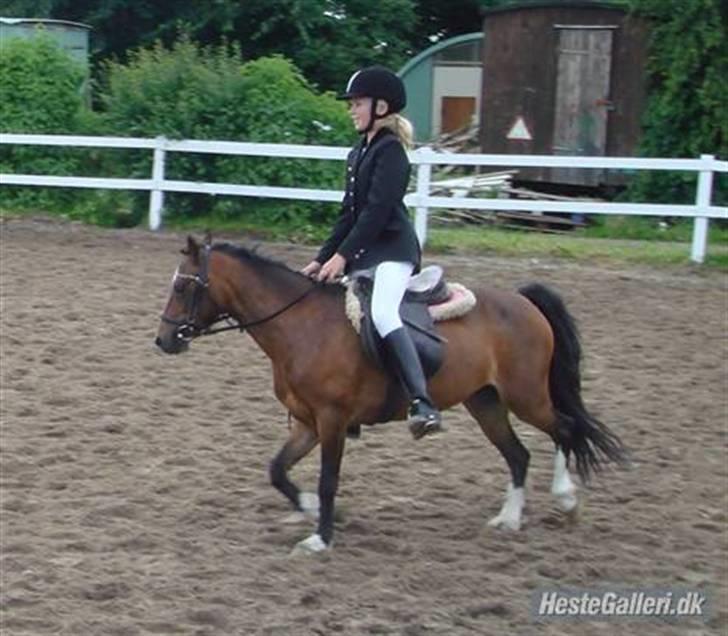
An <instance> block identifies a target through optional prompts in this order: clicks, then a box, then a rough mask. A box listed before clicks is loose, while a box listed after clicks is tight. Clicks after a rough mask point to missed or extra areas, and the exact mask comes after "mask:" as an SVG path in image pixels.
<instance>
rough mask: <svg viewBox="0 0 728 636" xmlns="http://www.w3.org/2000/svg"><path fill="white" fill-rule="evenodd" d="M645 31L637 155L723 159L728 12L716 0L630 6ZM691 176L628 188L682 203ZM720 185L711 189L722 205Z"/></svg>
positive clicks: (660, 0)
mask: <svg viewBox="0 0 728 636" xmlns="http://www.w3.org/2000/svg"><path fill="white" fill-rule="evenodd" d="M631 7H632V10H633V11H634V12H635V13H637V14H638V15H641V16H644V17H645V18H647V19H648V20H649V22H650V25H651V37H650V47H649V51H650V52H649V63H648V73H649V79H648V81H649V86H648V104H647V109H646V112H645V116H644V120H643V127H644V133H643V137H642V141H641V154H643V155H646V156H651V157H695V156H697V155H700V154H701V153H709V154H717V155H719V156H720V157H722V158H727V157H728V84H726V77H728V36H727V35H726V34H727V33H728V5H726V4H725V2H721V0H631ZM694 182H695V179H694V177H687V176H683V175H672V174H664V173H653V174H647V175H645V176H644V177H642V178H641V179H640V180H639V181H638V182H637V184H636V186H635V190H634V191H635V192H636V193H637V194H638V195H644V196H646V197H647V198H650V199H651V200H660V199H664V200H672V201H676V200H681V199H682V200H686V199H687V200H689V199H690V198H692V197H693V196H694V192H695V185H694ZM726 186H727V184H726V183H725V180H724V181H723V183H722V184H720V183H719V186H718V188H717V190H718V197H719V200H722V201H725V200H726V199H728V187H726Z"/></svg>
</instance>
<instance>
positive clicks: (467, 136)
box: [430, 125, 601, 232]
mask: <svg viewBox="0 0 728 636" xmlns="http://www.w3.org/2000/svg"><path fill="white" fill-rule="evenodd" d="M431 147H432V148H433V149H435V150H438V151H440V152H476V153H477V152H479V151H480V148H479V141H478V127H477V125H471V126H468V127H466V128H462V129H460V130H457V131H454V132H451V133H446V134H443V135H441V136H440V137H439V138H438V139H437V140H435V141H434V142H433V143H432V144H431ZM462 172H463V168H462V167H459V166H444V167H443V168H442V169H439V170H438V171H437V173H436V174H435V175H434V178H433V181H432V183H431V187H430V193H431V194H432V195H435V196H448V195H449V196H452V198H453V207H452V208H449V209H438V210H437V211H436V212H434V213H432V214H431V216H430V219H431V220H432V221H434V222H435V223H439V224H442V225H451V226H458V225H498V226H500V227H507V228H515V229H520V230H537V231H541V232H566V231H571V230H573V229H575V228H578V227H583V226H584V225H585V223H584V220H583V218H582V217H580V215H572V216H567V215H564V216H557V215H554V214H544V213H540V212H526V211H517V210H513V211H509V210H497V211H496V210H464V209H459V208H458V207H457V199H458V198H461V197H486V198H499V199H503V198H513V199H529V200H542V201H589V202H594V201H600V200H601V199H596V198H588V197H571V196H563V195H555V194H548V193H545V192H538V191H536V190H530V189H528V188H525V187H521V186H514V184H513V181H514V180H515V178H516V177H517V175H518V170H500V171H497V172H486V173H476V174H462ZM458 173H461V174H458Z"/></svg>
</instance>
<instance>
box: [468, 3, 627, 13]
mask: <svg viewBox="0 0 728 636" xmlns="http://www.w3.org/2000/svg"><path fill="white" fill-rule="evenodd" d="M548 7H556V8H562V9H563V8H569V9H580V8H585V7H586V8H593V7H600V8H603V9H625V10H626V9H628V8H629V7H628V4H627V2H626V1H625V0H501V3H500V4H499V5H497V6H495V7H491V8H488V9H483V10H482V14H483V15H487V14H489V13H498V12H500V11H512V10H514V9H535V8H548Z"/></svg>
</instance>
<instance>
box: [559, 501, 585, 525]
mask: <svg viewBox="0 0 728 636" xmlns="http://www.w3.org/2000/svg"><path fill="white" fill-rule="evenodd" d="M561 514H562V515H563V517H564V520H565V521H566V523H567V525H570V526H575V525H577V524H578V523H579V519H580V518H581V506H579V504H578V503H575V504H574V505H573V506H572V508H571V509H570V510H562V511H561Z"/></svg>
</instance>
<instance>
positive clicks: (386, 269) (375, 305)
mask: <svg viewBox="0 0 728 636" xmlns="http://www.w3.org/2000/svg"><path fill="white" fill-rule="evenodd" d="M413 269H414V265H413V264H412V263H404V262H395V261H384V262H383V263H380V264H379V265H378V266H377V270H376V272H375V274H374V290H373V291H372V322H373V323H374V327H375V329H376V330H377V333H378V334H379V335H380V336H381V337H382V338H384V337H386V336H387V335H388V334H390V333H392V332H393V331H394V330H395V329H399V328H400V327H401V326H402V319H401V318H400V316H399V305H400V303H401V302H402V297H403V296H404V292H405V291H406V290H407V283H409V279H410V277H411V276H412V270H413Z"/></svg>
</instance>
